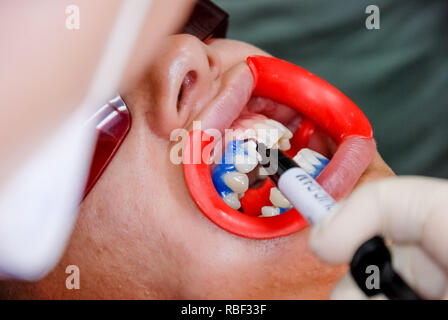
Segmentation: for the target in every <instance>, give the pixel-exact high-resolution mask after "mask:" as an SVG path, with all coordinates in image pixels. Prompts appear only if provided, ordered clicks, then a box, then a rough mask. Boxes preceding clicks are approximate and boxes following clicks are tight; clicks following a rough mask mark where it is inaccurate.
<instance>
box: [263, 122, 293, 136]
mask: <svg viewBox="0 0 448 320" xmlns="http://www.w3.org/2000/svg"><path fill="white" fill-rule="evenodd" d="M265 122H266V123H267V124H268V125H270V126H272V127H274V128H277V129H279V130H280V132H281V134H280V135H279V137H282V138H285V139H291V138H292V132H291V130H289V129H288V128H286V127H285V126H284V125H283V124H281V123H280V122H278V121H275V120H272V119H267V120H266V121H265Z"/></svg>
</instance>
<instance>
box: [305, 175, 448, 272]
mask: <svg viewBox="0 0 448 320" xmlns="http://www.w3.org/2000/svg"><path fill="white" fill-rule="evenodd" d="M447 195H448V183H447V182H444V181H443V180H440V179H432V178H422V177H395V178H389V179H385V180H381V181H376V182H373V183H370V184H366V185H363V186H361V187H360V188H358V189H357V190H355V191H354V192H353V194H352V195H351V196H350V197H349V198H348V199H347V200H346V201H344V203H342V204H341V205H340V207H339V208H338V210H334V211H333V212H330V213H329V214H328V216H327V217H325V218H324V219H323V220H322V221H321V222H320V223H319V224H317V225H316V226H315V227H314V228H313V230H312V234H311V237H310V247H311V249H312V250H313V251H314V253H315V254H316V255H317V256H319V257H320V258H321V259H323V260H324V261H327V262H330V263H337V264H339V263H346V262H349V261H350V260H351V258H352V256H353V254H354V252H355V250H356V249H357V248H358V247H359V246H360V245H361V244H362V243H363V242H365V241H366V240H368V239H370V238H371V237H373V236H375V235H377V234H384V235H385V236H386V237H388V238H390V239H391V240H392V241H396V242H398V243H404V244H405V243H408V244H416V245H421V246H422V247H423V249H424V250H425V251H426V252H427V253H428V254H429V256H430V257H431V258H433V259H435V260H436V261H437V262H438V263H439V264H440V265H441V266H442V267H443V268H444V270H445V271H446V270H448V255H447V254H446V248H448V232H446V230H447V226H448V214H447V213H446V208H447V207H448V196H447Z"/></svg>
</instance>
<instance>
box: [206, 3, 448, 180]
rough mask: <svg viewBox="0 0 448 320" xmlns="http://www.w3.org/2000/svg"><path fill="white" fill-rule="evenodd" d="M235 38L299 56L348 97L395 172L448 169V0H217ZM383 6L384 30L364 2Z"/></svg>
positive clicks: (445, 173)
mask: <svg viewBox="0 0 448 320" xmlns="http://www.w3.org/2000/svg"><path fill="white" fill-rule="evenodd" d="M214 2H215V3H217V4H218V5H219V6H221V7H222V8H223V9H225V10H226V11H227V12H228V13H229V14H230V28H229V34H228V36H229V38H233V39H238V40H242V41H246V42H249V43H252V44H254V45H256V46H258V47H260V48H262V49H264V50H266V51H268V52H270V53H271V54H273V55H275V56H277V57H279V58H282V59H285V60H288V61H291V62H293V63H295V64H298V65H300V66H302V67H304V68H305V69H307V70H309V71H311V72H313V73H314V74H316V75H318V76H320V77H321V78H323V79H325V80H326V81H328V82H330V83H331V84H332V85H334V86H335V87H337V88H338V89H340V90H341V91H342V92H344V93H345V94H346V95H347V96H348V97H350V98H351V99H352V100H353V101H354V102H355V103H356V104H357V105H358V106H359V107H360V108H361V109H362V110H363V111H364V113H365V114H366V115H367V117H368V118H369V120H370V121H371V123H372V125H373V128H374V135H375V139H376V140H377V143H378V149H379V151H380V153H381V154H382V155H383V157H384V158H385V160H386V162H387V163H388V164H389V165H390V166H391V167H392V169H393V170H394V171H395V172H396V173H397V174H418V175H429V176H437V177H444V178H448V1H447V0H388V1H387V0H383V1H381V0H374V1H364V0H295V1H293V0H277V1H275V0H215V1H214ZM370 4H374V5H377V6H378V7H379V8H380V22H381V29H380V30H367V29H366V27H365V20H366V18H367V16H368V15H367V14H366V13H365V9H366V7H367V6H368V5H370Z"/></svg>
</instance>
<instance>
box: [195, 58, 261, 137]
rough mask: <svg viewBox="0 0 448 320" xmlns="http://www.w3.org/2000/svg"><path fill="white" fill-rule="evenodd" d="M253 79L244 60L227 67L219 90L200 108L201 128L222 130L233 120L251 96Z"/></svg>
mask: <svg viewBox="0 0 448 320" xmlns="http://www.w3.org/2000/svg"><path fill="white" fill-rule="evenodd" d="M253 84H254V79H253V76H252V73H251V71H250V69H249V67H248V66H247V64H246V63H245V62H242V63H240V64H237V65H235V66H233V67H232V68H231V69H229V70H228V71H227V72H226V73H225V74H224V75H223V78H222V82H221V90H220V91H219V93H218V94H217V95H216V96H215V97H214V98H213V99H212V100H211V101H210V102H209V103H208V105H207V106H206V107H205V108H204V109H203V110H202V112H201V115H200V116H199V118H200V119H201V121H202V123H201V128H202V130H207V129H216V130H219V131H220V132H223V131H224V129H226V128H229V127H230V126H231V124H232V122H233V121H235V120H236V119H237V118H238V116H239V115H240V113H241V112H242V110H243V109H244V107H245V106H246V105H247V103H248V101H249V99H250V98H251V96H252V90H253Z"/></svg>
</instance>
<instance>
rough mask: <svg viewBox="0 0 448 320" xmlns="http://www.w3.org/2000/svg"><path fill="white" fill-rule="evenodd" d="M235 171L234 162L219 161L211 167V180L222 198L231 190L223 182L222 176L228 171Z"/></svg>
mask: <svg viewBox="0 0 448 320" xmlns="http://www.w3.org/2000/svg"><path fill="white" fill-rule="evenodd" d="M233 171H236V168H235V165H234V164H225V163H219V164H217V165H216V166H215V167H214V168H213V173H212V181H213V185H214V186H215V189H216V191H217V192H218V194H219V195H220V196H221V198H224V197H225V196H227V195H229V194H231V193H232V192H233V191H232V189H230V188H229V187H228V186H227V185H226V183H225V182H224V177H225V175H226V174H227V173H228V172H233Z"/></svg>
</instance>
